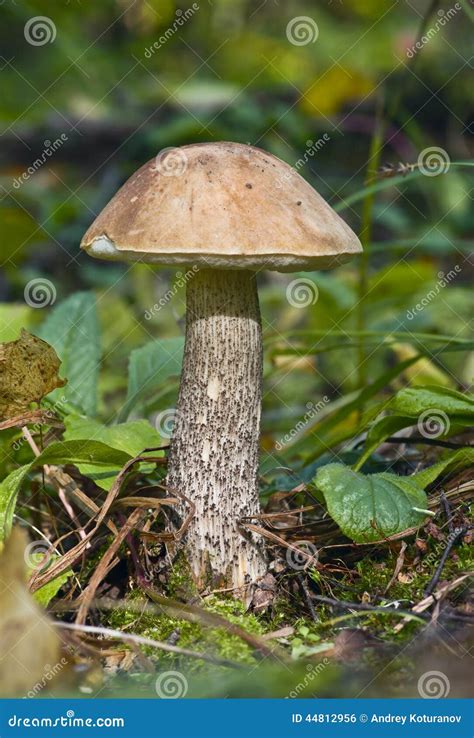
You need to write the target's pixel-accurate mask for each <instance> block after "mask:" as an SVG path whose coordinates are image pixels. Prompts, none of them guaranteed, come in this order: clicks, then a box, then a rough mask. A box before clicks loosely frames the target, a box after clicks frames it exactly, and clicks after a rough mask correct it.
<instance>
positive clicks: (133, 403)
mask: <svg viewBox="0 0 474 738" xmlns="http://www.w3.org/2000/svg"><path fill="white" fill-rule="evenodd" d="M183 349H184V339H183V338H181V337H180V338H162V339H160V340H158V341H151V342H150V343H147V344H146V345H145V346H142V348H139V349H135V351H132V353H131V354H130V363H129V369H128V390H127V397H126V400H125V403H124V405H123V407H122V409H121V411H120V413H119V420H125V419H126V418H128V416H129V415H130V413H131V412H132V411H133V412H134V413H137V412H139V411H140V410H142V408H143V406H144V404H145V402H146V399H148V398H150V397H152V395H153V394H154V393H156V390H157V389H158V388H161V389H164V388H165V382H166V380H167V379H168V378H169V377H172V376H179V374H180V372H181V364H182V360H183Z"/></svg>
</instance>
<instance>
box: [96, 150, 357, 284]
mask: <svg viewBox="0 0 474 738" xmlns="http://www.w3.org/2000/svg"><path fill="white" fill-rule="evenodd" d="M81 247H82V248H83V249H85V250H86V251H87V252H88V253H89V254H90V255H91V256H96V257H98V258H101V259H111V260H115V261H146V262H151V263H155V264H167V265H173V264H180V265H196V266H198V267H203V268H204V267H209V268H213V267H215V268H221V269H251V270H253V269H270V270H276V271H281V272H292V271H298V270H313V269H329V268H332V267H334V266H337V265H338V264H341V263H343V262H345V261H347V260H348V259H350V258H351V257H352V256H353V255H354V254H357V253H359V252H360V251H361V250H362V247H361V245H360V242H359V239H358V238H357V236H356V235H355V234H354V233H353V232H352V230H351V229H350V228H349V226H348V225H347V224H346V223H345V222H344V221H343V220H342V219H341V218H340V217H339V216H338V215H337V214H336V213H335V212H334V210H332V208H331V207H330V206H329V205H328V204H327V202H326V201H325V200H323V198H322V197H321V195H319V194H318V193H317V192H316V191H315V190H314V189H313V188H312V187H311V185H309V184H308V182H306V180H304V179H303V178H302V177H301V176H300V175H299V174H298V173H297V172H296V171H295V170H294V169H292V168H291V167H290V166H289V165H288V164H286V163H285V162H283V161H281V160H280V159H277V158H276V157H275V156H272V154H268V153H267V152H266V151H262V150H261V149H257V148H255V147H253V146H246V145H244V144H236V143H227V142H221V143H207V144H192V145H190V146H183V147H181V148H176V149H165V150H164V151H163V152H161V153H160V154H159V155H158V156H157V157H156V158H155V159H152V160H151V161H149V162H148V163H147V164H145V165H144V166H143V167H141V169H139V170H138V171H137V172H136V173H135V174H134V175H133V176H132V177H130V179H129V180H128V181H127V182H126V183H125V184H124V185H123V187H122V188H121V189H120V190H119V191H118V192H117V193H116V195H115V196H114V197H113V198H112V200H111V201H110V202H109V204H108V205H107V206H106V207H105V208H104V210H103V211H102V212H101V213H100V215H99V216H98V217H97V218H96V220H95V221H94V223H93V224H92V225H91V227H90V228H89V230H88V231H87V233H86V234H85V236H84V238H83V240H82V243H81Z"/></svg>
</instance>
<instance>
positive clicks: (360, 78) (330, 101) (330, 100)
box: [300, 66, 374, 115]
mask: <svg viewBox="0 0 474 738" xmlns="http://www.w3.org/2000/svg"><path fill="white" fill-rule="evenodd" d="M373 88H374V83H373V82H372V80H371V79H369V78H368V77H366V76H365V75H363V74H361V73H360V72H357V71H355V70H354V69H351V71H350V72H349V70H346V69H343V68H342V67H340V66H337V67H336V66H334V67H331V68H330V69H328V70H327V71H326V72H324V73H323V74H322V75H321V77H319V79H317V80H316V82H314V83H313V84H312V85H311V86H310V87H309V88H308V89H307V90H306V92H305V93H304V94H303V97H302V99H301V102H300V106H301V108H302V109H303V110H304V112H305V113H308V114H309V115H333V114H334V113H337V112H338V110H340V109H341V107H342V106H343V105H344V103H346V102H349V101H353V100H359V99H360V98H362V97H365V96H366V95H368V94H369V92H371V91H372V90H373Z"/></svg>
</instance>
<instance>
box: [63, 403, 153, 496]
mask: <svg viewBox="0 0 474 738" xmlns="http://www.w3.org/2000/svg"><path fill="white" fill-rule="evenodd" d="M64 423H65V426H66V431H65V433H64V439H65V440H66V441H73V440H81V439H86V438H87V439H90V440H94V441H101V442H102V443H105V444H107V445H108V446H110V447H111V448H114V449H118V450H119V451H125V453H127V454H129V455H130V456H131V457H133V456H138V454H140V453H141V452H142V451H144V449H146V448H154V447H156V446H159V445H160V437H159V435H158V433H157V432H156V430H155V429H154V428H153V427H152V426H151V425H150V423H149V422H148V421H147V420H132V421H130V422H128V423H119V424H117V425H111V426H106V425H102V424H101V423H99V422H97V421H96V420H91V419H90V418H82V417H78V416H77V415H68V416H67V417H66V418H65V421H64ZM77 467H78V469H79V471H80V472H81V474H84V475H85V476H86V477H90V478H91V479H93V480H94V482H95V483H96V484H97V485H98V486H99V487H101V488H102V489H110V487H111V486H112V484H113V481H114V479H115V477H116V476H117V472H118V470H119V467H117V465H116V464H110V468H109V469H108V470H105V469H104V467H103V466H99V465H96V464H77Z"/></svg>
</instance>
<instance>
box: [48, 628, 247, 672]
mask: <svg viewBox="0 0 474 738" xmlns="http://www.w3.org/2000/svg"><path fill="white" fill-rule="evenodd" d="M54 625H55V626H56V627H57V628H64V629H65V630H75V631H79V632H82V633H93V634H95V635H102V636H106V637H107V638H115V639H118V640H120V641H130V643H135V644H136V645H139V646H152V647H153V648H159V649H160V650H161V651H169V652H170V653H176V654H179V655H180V656H189V657H190V658H193V659H202V660H203V661H208V662H209V663H211V664H217V665H218V666H228V667H229V668H232V669H242V668H244V667H243V664H237V663H235V662H234V661H229V660H228V659H221V658H219V657H218V656H211V655H210V654H207V653H199V652H198V651H189V650H188V649H187V648H179V647H178V646H172V645H171V644H170V643H163V642H162V641H155V640H154V639H153V638H145V636H139V635H135V634H133V633H123V632H122V631H121V630H112V629H111V628H101V627H99V626H95V625H78V624H76V623H63V622H55V623H54Z"/></svg>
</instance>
